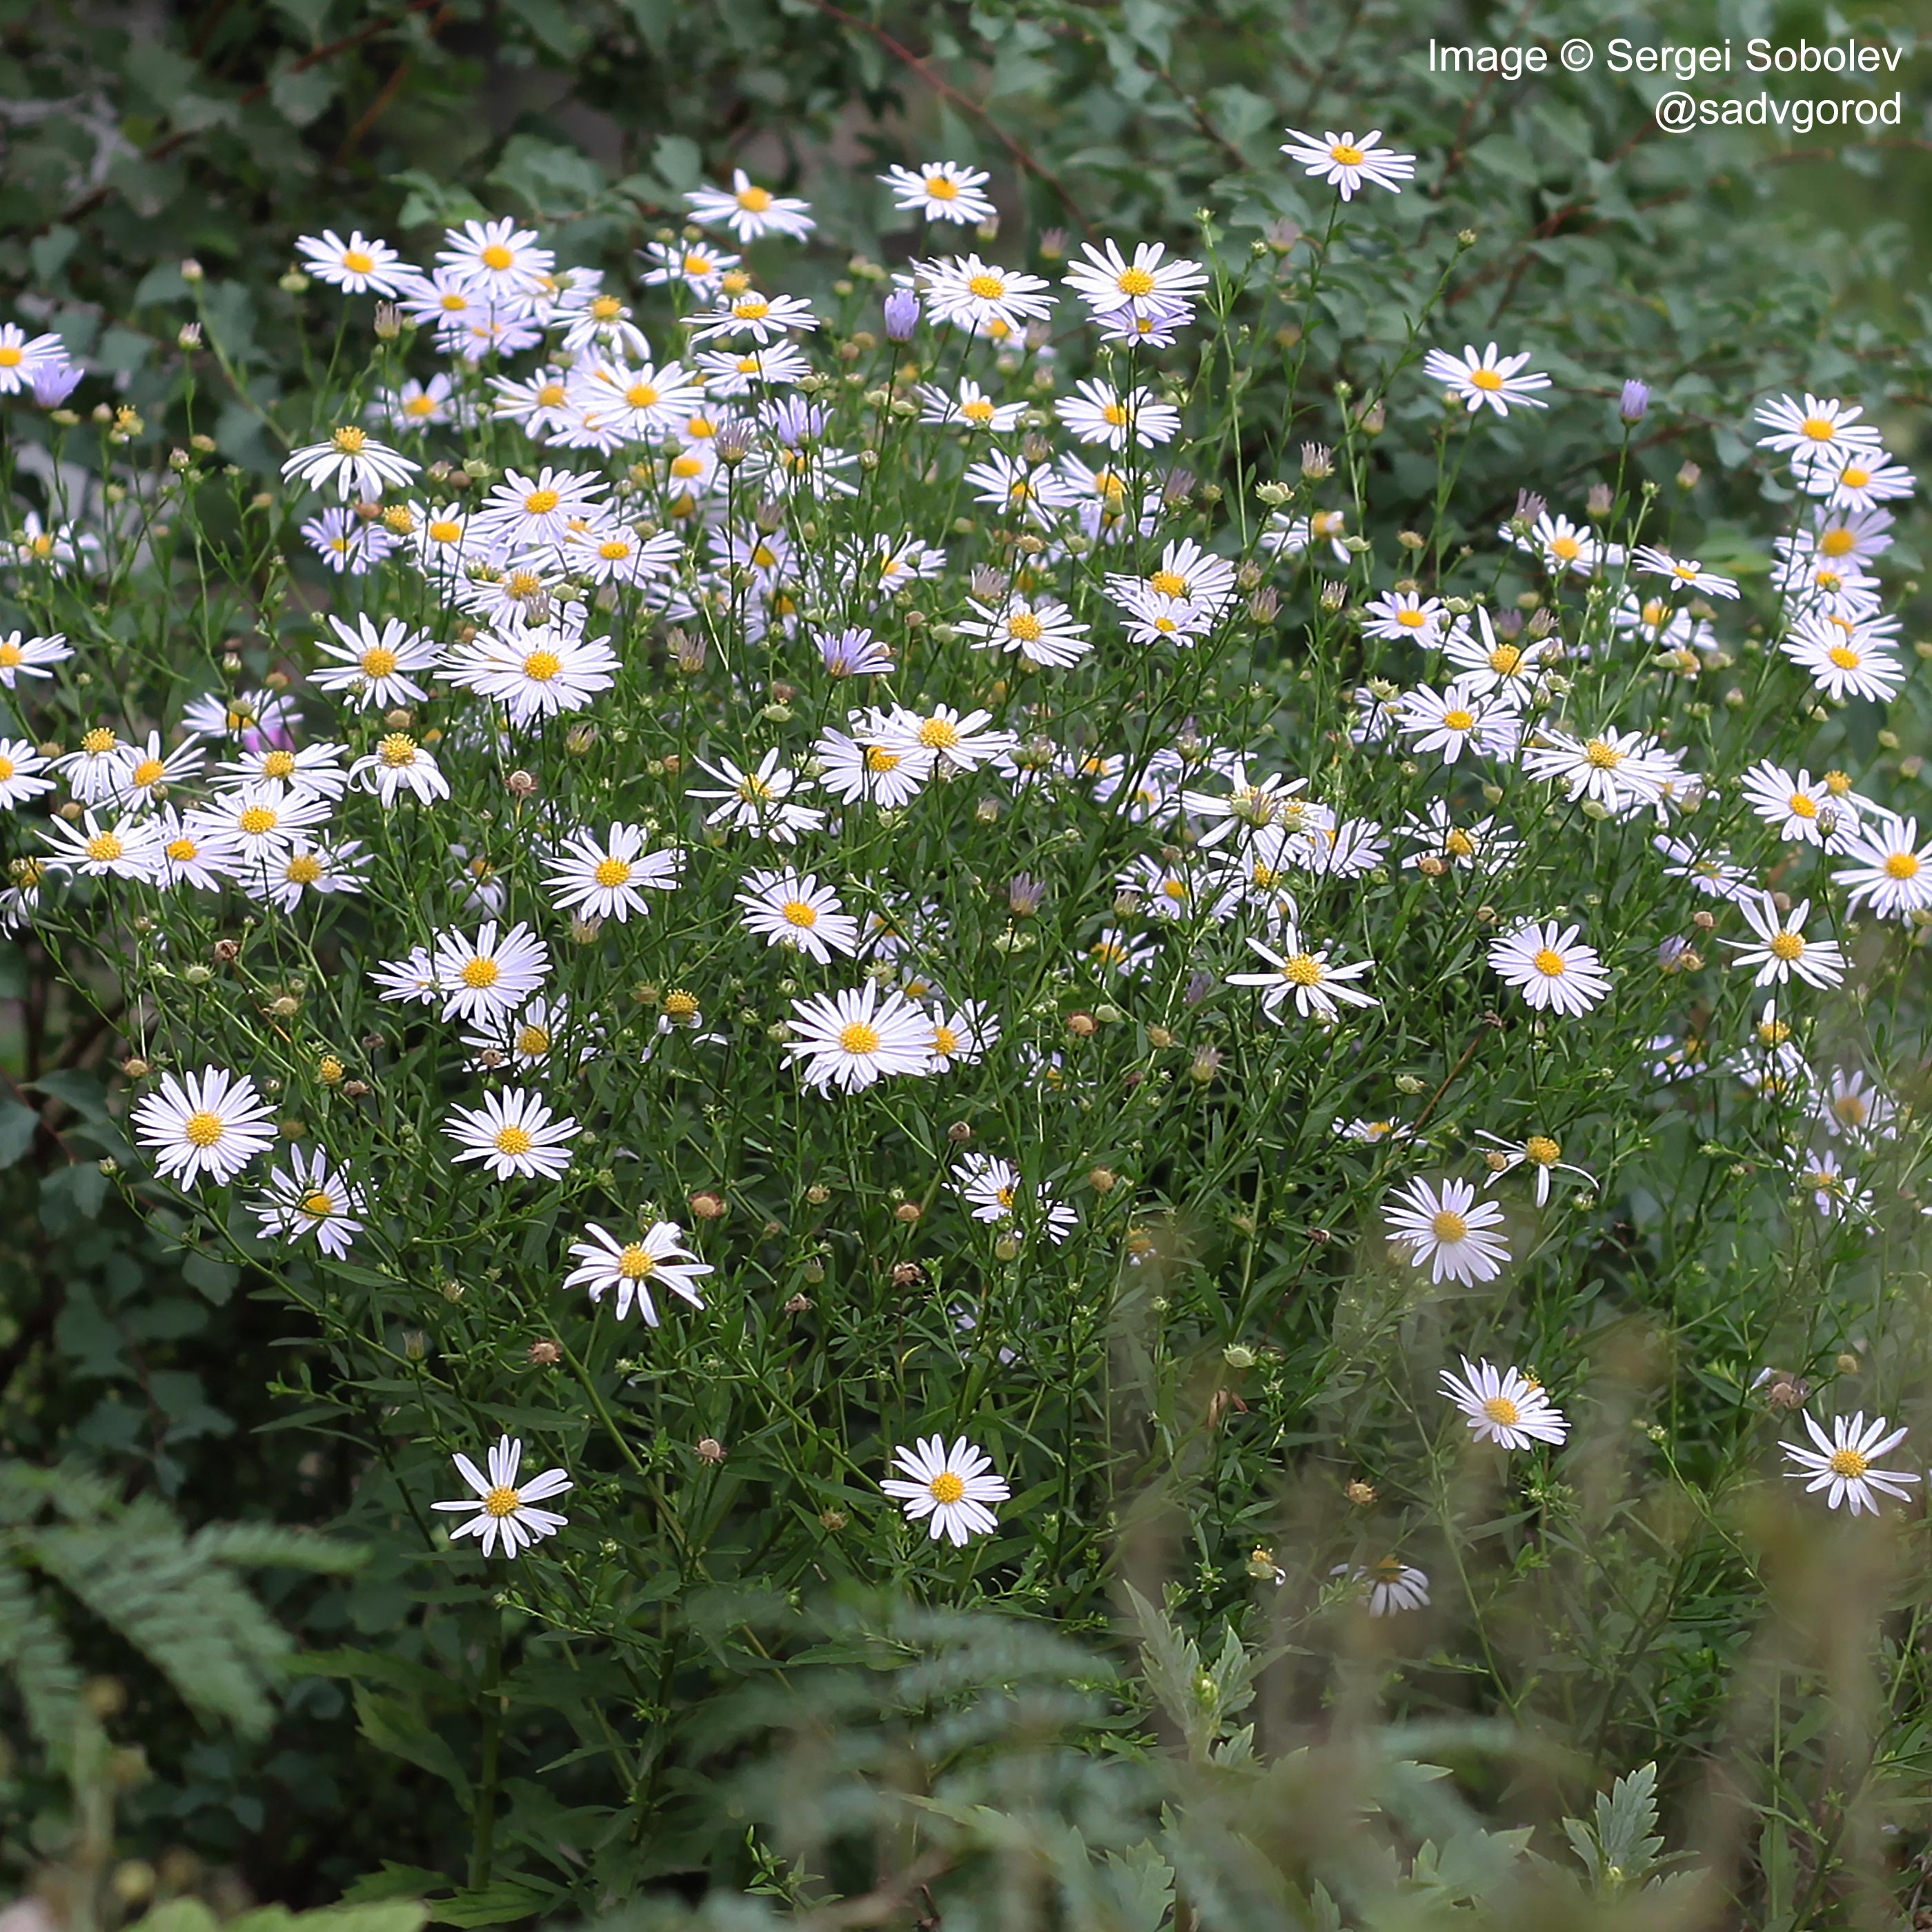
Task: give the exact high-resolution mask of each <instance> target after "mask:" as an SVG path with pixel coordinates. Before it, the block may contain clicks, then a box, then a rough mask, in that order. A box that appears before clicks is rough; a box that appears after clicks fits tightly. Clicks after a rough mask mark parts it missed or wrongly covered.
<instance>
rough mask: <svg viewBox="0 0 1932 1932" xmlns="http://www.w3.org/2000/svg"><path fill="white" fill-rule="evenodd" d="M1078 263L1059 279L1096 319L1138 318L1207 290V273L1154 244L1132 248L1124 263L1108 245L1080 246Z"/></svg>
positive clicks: (1114, 247) (1114, 246)
mask: <svg viewBox="0 0 1932 1932" xmlns="http://www.w3.org/2000/svg"><path fill="white" fill-rule="evenodd" d="M1080 252H1081V254H1082V255H1083V256H1085V257H1086V259H1085V260H1084V261H1081V262H1076V263H1072V264H1070V266H1069V267H1068V269H1067V273H1066V274H1065V275H1064V276H1063V277H1062V278H1061V280H1062V281H1064V282H1065V284H1067V287H1069V288H1070V289H1071V290H1073V292H1074V293H1076V295H1078V296H1079V297H1080V299H1082V301H1083V302H1085V303H1086V305H1087V306H1088V308H1090V309H1091V310H1092V311H1093V312H1094V314H1096V315H1097V316H1118V315H1121V314H1126V315H1128V316H1130V317H1132V316H1145V315H1150V314H1157V313H1159V312H1160V311H1171V310H1172V308H1174V307H1175V305H1177V304H1187V303H1191V302H1193V300H1194V299H1195V297H1196V296H1197V295H1199V293H1200V292H1201V290H1203V289H1205V287H1207V286H1208V271H1207V270H1206V269H1204V268H1202V266H1201V265H1200V263H1198V262H1190V261H1187V260H1184V259H1183V258H1182V257H1179V256H1178V255H1177V256H1175V257H1172V258H1170V257H1168V254H1167V248H1166V244H1165V243H1164V242H1136V243H1135V245H1134V257H1133V260H1132V261H1131V262H1130V261H1129V260H1127V258H1126V257H1124V255H1122V254H1121V251H1120V248H1119V246H1118V244H1117V243H1115V242H1112V241H1109V242H1107V243H1106V245H1105V246H1104V247H1103V248H1095V247H1094V245H1093V243H1092V242H1085V243H1083V244H1082V247H1081V251H1080Z"/></svg>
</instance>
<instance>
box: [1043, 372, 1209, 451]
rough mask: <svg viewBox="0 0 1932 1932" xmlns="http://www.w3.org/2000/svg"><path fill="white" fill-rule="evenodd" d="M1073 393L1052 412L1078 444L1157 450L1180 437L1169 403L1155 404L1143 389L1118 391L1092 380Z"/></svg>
mask: <svg viewBox="0 0 1932 1932" xmlns="http://www.w3.org/2000/svg"><path fill="white" fill-rule="evenodd" d="M1074 389H1075V390H1076V392H1077V393H1076V395H1072V396H1062V397H1061V398H1059V400H1058V401H1056V402H1055V404H1054V406H1053V410H1054V413H1055V415H1056V416H1058V417H1059V419H1060V420H1061V422H1063V423H1064V424H1065V425H1066V426H1067V428H1068V429H1069V430H1070V431H1072V432H1073V434H1074V435H1075V436H1076V437H1077V438H1078V439H1079V440H1080V441H1081V442H1082V443H1094V444H1097V445H1099V446H1102V447H1103V448H1105V449H1117V450H1118V449H1127V447H1128V446H1129V445H1130V444H1132V445H1133V446H1135V447H1136V448H1138V449H1159V448H1160V446H1161V445H1162V444H1163V443H1172V441H1173V440H1174V439H1175V437H1177V436H1178V435H1179V434H1181V412H1180V411H1179V410H1177V409H1176V408H1175V407H1173V405H1172V404H1169V403H1162V402H1157V401H1155V400H1154V392H1153V391H1152V390H1151V389H1147V388H1145V387H1141V388H1138V389H1116V388H1115V386H1113V384H1112V383H1103V382H1097V381H1094V380H1091V379H1090V380H1085V381H1082V382H1078V383H1075V384H1074Z"/></svg>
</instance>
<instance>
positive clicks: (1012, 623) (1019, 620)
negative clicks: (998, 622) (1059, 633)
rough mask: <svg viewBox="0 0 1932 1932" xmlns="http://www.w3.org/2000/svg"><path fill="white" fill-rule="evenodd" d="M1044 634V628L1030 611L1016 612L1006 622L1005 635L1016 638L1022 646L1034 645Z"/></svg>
mask: <svg viewBox="0 0 1932 1932" xmlns="http://www.w3.org/2000/svg"><path fill="white" fill-rule="evenodd" d="M1045 634H1046V625H1044V624H1043V623H1042V622H1040V619H1038V618H1037V617H1036V616H1034V613H1032V612H1031V610H1016V611H1015V612H1014V613H1013V615H1012V616H1010V617H1009V618H1008V619H1007V636H1009V637H1016V638H1017V639H1018V640H1019V641H1020V643H1023V644H1037V643H1039V642H1040V639H1041V638H1042V637H1043V636H1044V635H1045Z"/></svg>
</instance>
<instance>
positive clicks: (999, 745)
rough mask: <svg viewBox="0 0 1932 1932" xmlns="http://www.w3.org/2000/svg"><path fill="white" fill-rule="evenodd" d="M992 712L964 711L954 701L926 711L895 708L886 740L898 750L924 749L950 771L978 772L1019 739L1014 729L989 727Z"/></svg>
mask: <svg viewBox="0 0 1932 1932" xmlns="http://www.w3.org/2000/svg"><path fill="white" fill-rule="evenodd" d="M992 715H993V714H992V712H990V711H968V712H961V711H958V710H956V709H954V708H953V706H951V705H950V704H938V705H935V706H934V707H933V708H932V710H931V711H930V712H924V713H921V712H916V711H906V710H895V711H893V712H892V714H891V715H890V717H889V719H888V720H887V727H886V742H887V743H888V744H889V745H891V747H892V748H893V749H894V750H895V751H896V750H901V749H904V750H905V751H907V752H909V753H910V752H918V751H923V752H925V753H926V754H929V756H930V757H932V760H933V761H934V763H935V764H936V765H944V766H946V767H947V769H949V770H950V771H956V772H973V771H977V770H978V769H979V768H980V766H982V765H983V764H986V763H989V762H990V761H991V760H993V759H995V758H997V757H1001V755H1003V754H1005V753H1007V752H1010V751H1012V750H1013V748H1014V747H1015V746H1016V745H1018V744H1019V738H1018V736H1016V734H1015V733H1013V732H1011V731H1001V730H987V729H986V726H987V725H988V724H990V723H991V722H992Z"/></svg>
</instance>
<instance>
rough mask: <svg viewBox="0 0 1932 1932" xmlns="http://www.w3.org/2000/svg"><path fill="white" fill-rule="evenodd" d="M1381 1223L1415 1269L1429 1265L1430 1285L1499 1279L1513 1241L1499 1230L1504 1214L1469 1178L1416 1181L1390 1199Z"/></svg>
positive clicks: (1402, 1188)
mask: <svg viewBox="0 0 1932 1932" xmlns="http://www.w3.org/2000/svg"><path fill="white" fill-rule="evenodd" d="M1382 1219H1383V1220H1384V1221H1385V1222H1386V1223H1388V1231H1389V1232H1388V1238H1389V1240H1390V1241H1391V1242H1392V1243H1394V1244H1395V1245H1396V1246H1397V1247H1403V1248H1406V1249H1407V1250H1409V1265H1410V1266H1411V1267H1412V1268H1421V1266H1422V1265H1424V1263H1425V1262H1427V1264H1428V1267H1429V1278H1430V1280H1431V1281H1434V1282H1439V1281H1457V1282H1466V1283H1475V1282H1483V1281H1494V1280H1496V1277H1497V1276H1498V1275H1499V1274H1502V1271H1503V1268H1504V1265H1505V1263H1506V1262H1508V1260H1509V1259H1510V1250H1509V1244H1508V1241H1505V1239H1504V1238H1503V1237H1502V1235H1501V1234H1499V1233H1498V1232H1495V1231H1496V1229H1499V1228H1501V1226H1502V1221H1503V1211H1502V1209H1501V1208H1499V1207H1498V1206H1497V1205H1496V1203H1495V1202H1493V1201H1479V1200H1478V1199H1476V1190H1475V1188H1473V1187H1471V1186H1470V1185H1469V1183H1468V1182H1467V1181H1444V1182H1443V1183H1442V1184H1441V1185H1440V1186H1439V1187H1437V1186H1435V1185H1433V1184H1431V1183H1430V1182H1429V1181H1424V1180H1421V1179H1418V1180H1415V1181H1410V1182H1409V1183H1408V1184H1406V1186H1404V1187H1400V1188H1398V1189H1397V1190H1396V1191H1395V1192H1394V1194H1393V1195H1391V1196H1390V1198H1389V1199H1388V1202H1387V1203H1386V1204H1385V1205H1384V1207H1383V1209H1382Z"/></svg>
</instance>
